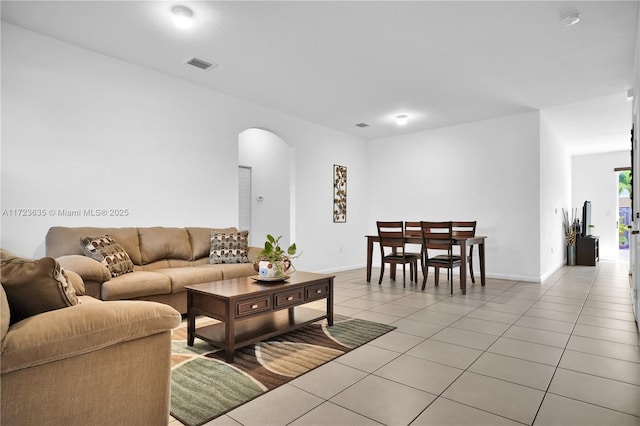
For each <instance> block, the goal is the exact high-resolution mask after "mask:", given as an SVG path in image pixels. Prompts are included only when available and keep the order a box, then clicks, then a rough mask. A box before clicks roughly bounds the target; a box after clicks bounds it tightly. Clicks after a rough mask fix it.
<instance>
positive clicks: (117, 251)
mask: <svg viewBox="0 0 640 426" xmlns="http://www.w3.org/2000/svg"><path fill="white" fill-rule="evenodd" d="M80 245H81V246H82V253H84V255H85V256H89V257H90V258H92V259H95V260H97V261H98V262H100V263H102V264H103V265H104V266H106V267H107V269H108V270H109V272H111V276H112V277H117V276H118V275H122V274H126V273H128V272H133V262H132V261H131V258H130V257H129V255H128V254H127V252H126V251H124V249H123V248H122V246H121V245H120V244H118V243H117V242H116V240H114V239H113V237H111V236H110V235H104V236H102V237H85V238H80Z"/></svg>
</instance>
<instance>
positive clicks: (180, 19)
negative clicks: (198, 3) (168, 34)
mask: <svg viewBox="0 0 640 426" xmlns="http://www.w3.org/2000/svg"><path fill="white" fill-rule="evenodd" d="M171 13H173V25H175V26H176V27H178V28H184V29H189V28H191V26H192V25H193V11H192V10H191V9H189V8H188V7H186V6H175V7H174V8H173V9H171Z"/></svg>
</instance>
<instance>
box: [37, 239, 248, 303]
mask: <svg viewBox="0 0 640 426" xmlns="http://www.w3.org/2000/svg"><path fill="white" fill-rule="evenodd" d="M211 231H216V232H237V229H236V228H197V227H190V228H165V227H149V228H95V227H77V228H68V227H53V228H51V229H49V232H48V233H47V236H46V255H47V256H51V257H54V258H56V259H57V260H58V261H59V262H60V264H61V265H62V267H63V268H64V269H66V270H70V271H74V272H76V273H78V274H79V275H80V276H81V277H82V279H83V281H84V285H85V287H86V294H88V295H90V296H93V297H95V298H98V299H101V300H123V299H136V300H148V301H154V302H161V303H165V304H167V305H170V306H172V307H174V308H175V309H177V310H178V311H179V312H180V313H182V314H184V313H186V312H187V297H186V290H185V288H184V287H185V286H186V285H190V284H199V283H204V282H209V281H217V280H222V279H228V278H236V277H242V276H250V275H255V274H256V272H255V269H254V268H253V264H252V263H236V264H215V265H211V264H209V252H210V248H211ZM105 234H107V235H110V236H112V237H113V238H114V239H115V240H116V241H117V243H118V244H120V245H121V246H122V247H123V248H124V250H125V251H126V252H127V254H128V255H129V257H130V258H131V261H132V262H133V265H134V272H131V273H127V274H123V275H119V276H117V277H112V276H111V274H110V273H109V270H108V269H107V268H106V267H105V266H104V265H102V264H101V263H100V262H98V261H96V260H94V259H91V258H90V257H87V256H84V255H83V252H82V248H81V244H80V239H81V238H83V237H95V236H102V235H105ZM260 250H261V248H258V247H249V250H248V259H250V260H252V259H254V257H255V255H256V254H257V253H258V252H259V251H260Z"/></svg>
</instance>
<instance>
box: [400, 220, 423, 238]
mask: <svg viewBox="0 0 640 426" xmlns="http://www.w3.org/2000/svg"><path fill="white" fill-rule="evenodd" d="M404 235H406V236H407V237H421V236H422V228H421V227H420V222H419V221H417V222H410V221H409V222H405V223H404Z"/></svg>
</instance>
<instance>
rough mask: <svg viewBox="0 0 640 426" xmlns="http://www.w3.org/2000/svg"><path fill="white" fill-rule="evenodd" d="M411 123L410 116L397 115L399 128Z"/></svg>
mask: <svg viewBox="0 0 640 426" xmlns="http://www.w3.org/2000/svg"><path fill="white" fill-rule="evenodd" d="M408 122H409V116H408V115H406V114H401V115H396V124H397V125H398V126H404V125H405V124H407V123H408Z"/></svg>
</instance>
